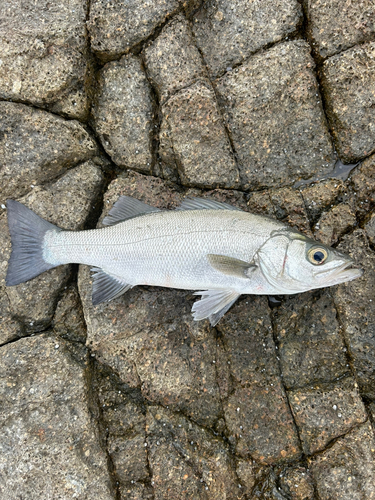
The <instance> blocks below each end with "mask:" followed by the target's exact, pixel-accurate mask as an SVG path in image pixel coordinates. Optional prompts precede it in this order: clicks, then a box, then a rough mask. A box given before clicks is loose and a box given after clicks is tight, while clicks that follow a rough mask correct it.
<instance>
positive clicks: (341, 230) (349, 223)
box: [314, 203, 357, 246]
mask: <svg viewBox="0 0 375 500" xmlns="http://www.w3.org/2000/svg"><path fill="white" fill-rule="evenodd" d="M356 225H357V219H356V216H355V214H354V213H353V211H352V209H351V207H350V206H349V205H348V204H346V203H340V204H339V205H336V206H335V207H333V208H332V209H331V210H330V211H329V212H323V214H322V216H321V217H320V219H319V221H318V222H317V224H316V226H315V231H314V236H315V238H316V239H317V240H319V241H321V242H322V243H324V244H325V245H328V246H332V245H334V244H335V243H337V242H338V241H339V239H340V238H341V236H342V235H343V234H345V233H347V232H348V231H349V230H350V229H352V228H354V227H355V226H356Z"/></svg>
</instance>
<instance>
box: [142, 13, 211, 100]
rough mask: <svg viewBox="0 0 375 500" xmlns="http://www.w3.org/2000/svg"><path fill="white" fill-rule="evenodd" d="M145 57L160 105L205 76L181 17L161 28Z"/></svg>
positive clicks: (188, 30)
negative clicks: (177, 91)
mask: <svg viewBox="0 0 375 500" xmlns="http://www.w3.org/2000/svg"><path fill="white" fill-rule="evenodd" d="M144 54H145V61H146V66H147V74H148V76H149V78H150V80H151V82H152V84H153V85H154V86H155V88H156V91H157V93H158V96H159V99H160V101H161V102H163V101H165V100H166V99H167V98H168V96H169V95H171V94H173V93H174V92H176V90H179V89H182V88H183V87H186V86H187V85H189V84H191V83H192V82H193V81H195V80H196V79H197V78H199V77H203V76H205V74H206V71H205V68H204V66H203V63H202V57H201V55H200V54H199V51H198V49H197V47H196V46H195V44H194V41H193V37H192V34H191V31H190V27H189V25H188V23H187V21H186V20H185V18H184V17H183V16H181V15H179V16H177V17H175V18H174V19H173V20H172V21H171V22H169V23H168V24H167V25H166V26H165V27H164V28H163V30H162V32H161V33H160V35H159V36H158V37H157V38H156V40H154V41H153V42H152V43H151V44H150V45H149V46H148V47H146V49H145V50H144Z"/></svg>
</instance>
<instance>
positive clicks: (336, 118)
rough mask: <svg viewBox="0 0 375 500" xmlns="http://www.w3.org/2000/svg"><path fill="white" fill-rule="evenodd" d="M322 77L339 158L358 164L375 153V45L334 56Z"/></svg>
mask: <svg viewBox="0 0 375 500" xmlns="http://www.w3.org/2000/svg"><path fill="white" fill-rule="evenodd" d="M322 77H323V78H322V88H323V92H324V96H325V100H326V110H327V116H328V119H329V122H330V126H331V130H332V133H333V137H334V139H335V143H336V148H337V151H338V154H339V157H340V158H341V159H342V160H343V161H344V162H345V163H355V162H356V161H357V160H359V159H361V158H363V157H364V156H368V155H370V154H371V153H373V152H374V151H375V120H374V118H375V42H370V43H365V44H363V45H360V46H358V47H353V48H352V49H348V50H346V51H345V52H342V53H340V54H337V55H335V56H332V57H330V58H329V59H327V60H326V61H325V62H324V63H323V68H322Z"/></svg>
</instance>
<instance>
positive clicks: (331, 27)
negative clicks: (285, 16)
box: [306, 0, 375, 58]
mask: <svg viewBox="0 0 375 500" xmlns="http://www.w3.org/2000/svg"><path fill="white" fill-rule="evenodd" d="M306 5H307V17H308V31H309V34H310V37H311V39H312V47H313V49H314V52H315V53H316V55H317V56H318V57H321V58H326V57H329V56H332V55H333V54H337V53H338V52H342V51H343V50H346V49H349V48H350V47H352V46H353V45H356V44H358V43H361V42H364V41H365V40H369V39H371V38H374V36H375V24H374V16H375V6H374V3H373V2H372V1H371V0H357V1H355V2H352V1H346V2H342V1H340V0H329V1H327V0H309V1H308V2H306Z"/></svg>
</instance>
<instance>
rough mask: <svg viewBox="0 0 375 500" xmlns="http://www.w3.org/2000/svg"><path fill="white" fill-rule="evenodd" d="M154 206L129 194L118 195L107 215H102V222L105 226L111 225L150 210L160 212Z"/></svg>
mask: <svg viewBox="0 0 375 500" xmlns="http://www.w3.org/2000/svg"><path fill="white" fill-rule="evenodd" d="M160 211H161V210H160V209H159V208H156V207H151V206H150V205H147V204H146V203H143V201H139V200H137V199H136V198H132V197H131V196H120V198H119V199H118V200H117V201H116V203H115V204H114V205H113V207H112V208H111V210H110V212H109V214H108V215H107V217H104V219H103V224H104V225H105V226H113V225H114V224H118V223H119V222H123V221H124V220H127V219H131V218H133V217H138V216H139V215H144V214H148V213H151V212H160Z"/></svg>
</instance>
